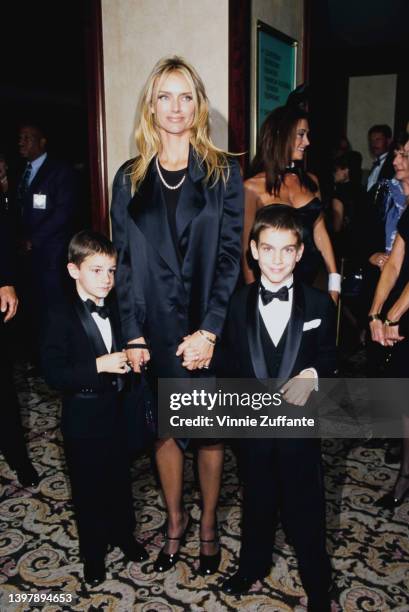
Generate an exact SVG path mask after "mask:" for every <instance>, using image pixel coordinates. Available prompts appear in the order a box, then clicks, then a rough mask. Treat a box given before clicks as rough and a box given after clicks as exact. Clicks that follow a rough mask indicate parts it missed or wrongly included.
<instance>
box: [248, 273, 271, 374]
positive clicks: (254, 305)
mask: <svg viewBox="0 0 409 612" xmlns="http://www.w3.org/2000/svg"><path fill="white" fill-rule="evenodd" d="M258 294H259V285H258V283H253V285H252V286H251V288H250V290H249V293H248V296H247V313H246V315H247V316H246V318H247V337H248V342H249V348H250V359H251V363H252V365H253V369H254V373H255V376H256V378H258V379H259V380H266V379H267V378H269V376H268V369H267V364H266V360H265V358H264V351H263V346H262V344H261V334H260V313H259V309H258Z"/></svg>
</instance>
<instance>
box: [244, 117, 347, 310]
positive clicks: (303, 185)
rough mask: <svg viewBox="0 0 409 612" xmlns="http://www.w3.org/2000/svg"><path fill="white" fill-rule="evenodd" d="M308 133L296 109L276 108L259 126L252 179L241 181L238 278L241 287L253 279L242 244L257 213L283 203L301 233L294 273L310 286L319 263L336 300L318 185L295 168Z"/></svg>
mask: <svg viewBox="0 0 409 612" xmlns="http://www.w3.org/2000/svg"><path fill="white" fill-rule="evenodd" d="M308 132H309V126H308V115H307V114H306V113H305V112H304V111H301V110H299V109H298V108H291V107H286V106H282V107H279V108H276V109H275V110H274V111H273V112H272V113H270V114H269V115H268V117H267V119H266V120H265V121H264V123H263V126H262V128H261V132H260V141H259V147H258V151H257V154H256V157H255V158H254V161H253V166H252V168H253V176H252V177H251V178H250V179H248V180H247V181H245V183H244V187H245V220H244V231H243V275H244V279H245V282H246V283H251V282H253V281H254V279H255V277H254V273H253V270H252V269H251V267H250V266H251V262H249V259H248V246H249V244H248V242H249V234H250V229H251V226H252V225H253V222H254V219H255V216H256V213H257V210H258V209H259V208H261V207H263V206H267V205H269V204H288V205H289V206H292V207H293V208H294V209H296V210H297V213H298V214H299V216H300V219H301V222H302V224H303V229H304V245H305V246H304V254H303V256H302V258H301V261H300V262H299V263H298V264H297V266H296V268H295V271H294V275H295V277H296V278H298V279H299V280H301V281H303V282H305V283H307V284H312V283H313V282H314V280H315V277H316V276H317V272H318V269H319V266H320V262H321V260H322V259H323V260H324V263H325V266H326V268H327V271H328V274H329V285H328V290H329V292H330V293H331V296H332V297H333V299H334V301H335V302H337V301H338V297H339V292H340V281H341V277H340V275H339V274H337V269H336V263H335V257H334V251H333V248H332V245H331V241H330V238H329V236H328V232H327V229H326V227H325V222H324V217H323V214H322V213H323V205H322V202H321V200H320V192H319V186H318V181H317V179H316V177H315V176H313V175H312V174H310V173H308V172H305V171H304V170H303V168H302V167H301V162H302V160H303V158H304V152H305V149H306V148H307V147H308V146H309V140H308Z"/></svg>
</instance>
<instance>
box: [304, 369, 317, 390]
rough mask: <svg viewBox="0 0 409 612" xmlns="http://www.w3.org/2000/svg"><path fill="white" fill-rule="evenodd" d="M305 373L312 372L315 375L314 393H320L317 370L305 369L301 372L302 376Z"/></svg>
mask: <svg viewBox="0 0 409 612" xmlns="http://www.w3.org/2000/svg"><path fill="white" fill-rule="evenodd" d="M303 372H312V373H313V374H314V378H315V382H314V391H318V390H319V386H318V372H317V370H316V369H315V368H305V369H304V370H301V372H300V374H302V373H303Z"/></svg>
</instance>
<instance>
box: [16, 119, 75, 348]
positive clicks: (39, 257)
mask: <svg viewBox="0 0 409 612" xmlns="http://www.w3.org/2000/svg"><path fill="white" fill-rule="evenodd" d="M19 150H20V154H21V156H22V157H23V158H24V159H25V160H26V162H27V163H26V167H25V169H24V172H23V174H22V176H21V179H20V182H19V185H18V188H17V194H16V197H17V206H18V207H20V210H21V220H22V223H21V242H22V247H23V251H24V254H25V256H24V272H23V279H22V280H23V283H22V287H23V289H24V295H23V297H24V298H25V302H26V304H25V306H26V311H27V314H26V317H29V320H30V321H31V330H32V331H33V335H34V338H33V342H34V346H36V344H37V334H38V330H39V327H40V324H41V323H42V321H43V319H44V314H45V312H46V310H47V309H48V308H49V307H50V306H52V305H53V304H54V303H58V302H60V301H62V300H63V298H64V293H65V279H66V274H65V264H66V253H67V246H68V242H69V240H70V238H71V236H72V235H73V233H74V229H75V228H74V225H75V219H76V216H77V213H78V181H77V177H76V174H75V172H74V170H73V169H72V168H71V167H70V166H69V165H68V164H66V163H64V162H61V161H58V160H55V159H53V158H51V157H50V156H49V155H48V153H47V139H46V136H45V133H44V130H43V129H42V128H41V127H39V126H37V125H30V124H28V125H23V126H22V127H21V128H20V133H19ZM34 352H35V350H34Z"/></svg>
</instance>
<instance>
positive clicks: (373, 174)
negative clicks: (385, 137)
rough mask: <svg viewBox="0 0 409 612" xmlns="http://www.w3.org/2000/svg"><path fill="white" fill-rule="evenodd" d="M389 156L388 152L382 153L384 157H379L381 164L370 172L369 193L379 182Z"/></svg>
mask: <svg viewBox="0 0 409 612" xmlns="http://www.w3.org/2000/svg"><path fill="white" fill-rule="evenodd" d="M387 155H388V152H386V153H382V155H380V156H379V157H378V161H379V164H378V165H377V166H375V167H374V168H373V169H372V171H371V172H370V174H369V176H368V183H367V186H366V190H367V191H369V190H370V189H371V188H372V187H373V186H374V185H375V183H377V182H378V178H379V174H380V172H381V170H382V166H383V164H384V163H385V159H386V158H387Z"/></svg>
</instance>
